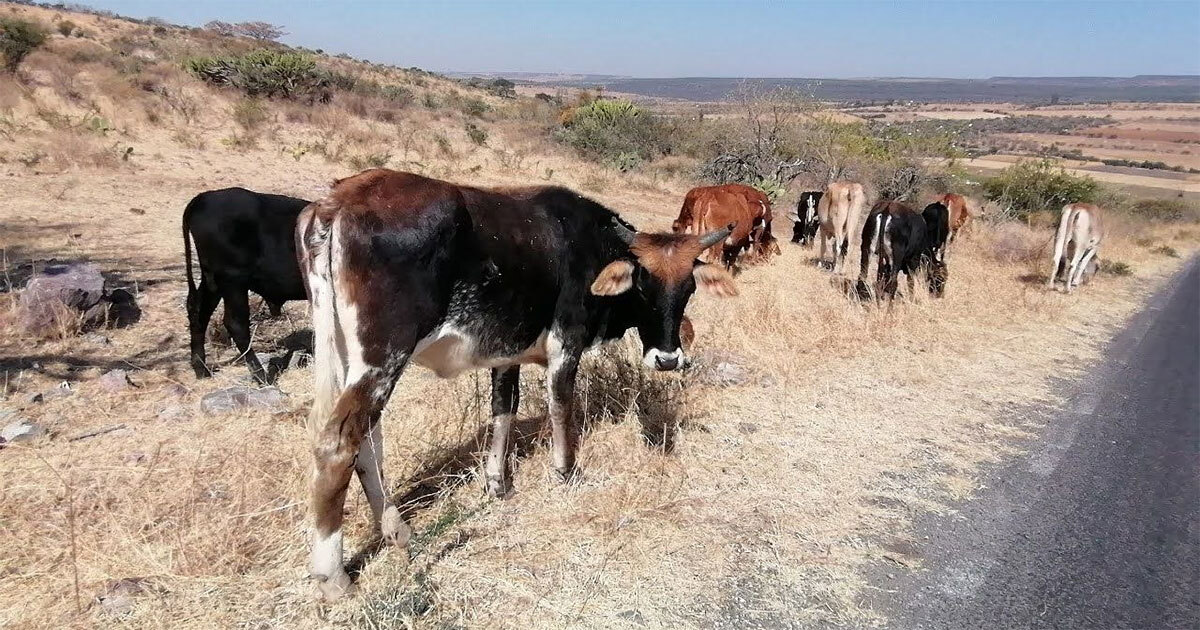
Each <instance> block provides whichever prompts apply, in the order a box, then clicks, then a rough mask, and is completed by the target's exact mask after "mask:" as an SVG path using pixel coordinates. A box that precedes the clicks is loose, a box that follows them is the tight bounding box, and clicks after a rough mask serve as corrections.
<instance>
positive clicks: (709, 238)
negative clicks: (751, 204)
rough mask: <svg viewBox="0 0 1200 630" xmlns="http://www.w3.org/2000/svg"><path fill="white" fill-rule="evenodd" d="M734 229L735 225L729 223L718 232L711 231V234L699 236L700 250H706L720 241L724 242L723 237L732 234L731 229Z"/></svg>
mask: <svg viewBox="0 0 1200 630" xmlns="http://www.w3.org/2000/svg"><path fill="white" fill-rule="evenodd" d="M735 227H737V223H730V224H729V225H726V226H725V227H723V228H721V229H719V230H713V231H712V232H709V233H708V234H705V235H704V236H701V237H700V248H701V249H708V248H709V247H712V246H713V245H716V244H717V243H720V242H721V241H723V240H725V237H727V236H729V234H730V233H731V232H733V228H735Z"/></svg>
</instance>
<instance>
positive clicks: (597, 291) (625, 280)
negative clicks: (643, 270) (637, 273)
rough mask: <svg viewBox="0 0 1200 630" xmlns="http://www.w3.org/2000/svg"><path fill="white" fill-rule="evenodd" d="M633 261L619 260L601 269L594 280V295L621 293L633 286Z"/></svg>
mask: <svg viewBox="0 0 1200 630" xmlns="http://www.w3.org/2000/svg"><path fill="white" fill-rule="evenodd" d="M633 269H634V267H633V263H631V262H629V261H628V260H617V261H614V262H611V263H609V264H608V266H607V267H605V268H604V269H601V270H600V275H598V276H596V280H595V282H592V294H593V295H620V294H622V293H624V292H626V291H628V290H629V289H630V288H631V287H633Z"/></svg>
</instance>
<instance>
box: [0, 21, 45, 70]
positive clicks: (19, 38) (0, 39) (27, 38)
mask: <svg viewBox="0 0 1200 630" xmlns="http://www.w3.org/2000/svg"><path fill="white" fill-rule="evenodd" d="M45 41H46V29H44V28H42V26H41V25H40V24H36V23H34V22H26V21H25V20H17V19H13V18H0V54H3V55H4V69H5V70H7V71H9V72H13V71H15V70H16V69H17V65H18V64H20V63H21V60H22V59H24V58H25V56H26V55H28V54H29V53H31V52H33V50H34V49H35V48H37V47H38V46H41V45H42V43H44V42H45Z"/></svg>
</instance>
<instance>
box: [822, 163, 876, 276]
mask: <svg viewBox="0 0 1200 630" xmlns="http://www.w3.org/2000/svg"><path fill="white" fill-rule="evenodd" d="M865 204H866V193H865V192H864V191H863V187H862V184H859V183H856V182H833V183H831V184H829V186H827V187H826V188H825V194H823V195H821V200H820V202H818V204H817V220H818V221H819V222H820V224H821V262H822V263H824V262H825V248H826V243H827V242H828V241H829V240H830V239H832V240H833V272H834V273H840V272H841V271H842V269H843V268H844V266H845V262H846V253H847V252H848V251H849V249H850V235H851V234H853V233H854V229H855V227H856V226H857V225H858V218H859V216H860V215H861V214H862V211H863V206H864V205H865Z"/></svg>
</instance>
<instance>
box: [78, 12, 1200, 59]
mask: <svg viewBox="0 0 1200 630" xmlns="http://www.w3.org/2000/svg"><path fill="white" fill-rule="evenodd" d="M88 4H90V5H91V6H93V7H96V8H103V9H109V10H111V11H115V12H117V13H120V14H122V15H129V16H132V17H149V16H157V17H162V18H165V19H167V20H169V21H171V22H175V23H180V24H190V25H200V24H203V23H205V22H207V21H209V20H213V19H218V20H224V21H243V20H263V21H267V22H272V23H276V24H280V25H283V26H284V27H285V29H286V30H287V31H288V32H289V35H288V36H287V37H285V38H284V41H286V42H288V43H291V44H296V45H303V46H308V47H310V48H323V49H325V50H327V51H330V52H346V53H349V54H351V55H354V56H355V57H360V58H365V59H370V60H372V61H379V62H387V63H395V64H399V65H402V66H418V67H421V68H425V69H427V70H436V71H453V70H459V71H476V72H483V71H528V72H572V73H593V74H618V75H630V76H638V77H678V76H725V77H729V76H759V77H820V78H850V77H869V76H910V77H913V76H920V77H962V78H982V77H989V76H997V75H1007V76H1064V75H1070V76H1078V75H1100V76H1130V75H1135V74H1200V1H1198V0H1181V1H1175V2H1124V1H1110V2H1070V1H1064V2H1051V1H1040V2H971V1H959V2H903V1H897V2H853V1H846V2H781V1H774V2H754V1H746V2H667V1H658V2H604V1H597V2H578V1H562V2H529V1H511V0H508V1H506V0H496V1H494V2H461V1H449V0H448V1H442V2H422V3H410V2H385V1H383V0H370V1H367V0H364V1H342V2H333V1H329V0H326V1H312V0H294V1H287V0H260V1H255V0H191V1H184V0H93V1H92V2H89V3H88Z"/></svg>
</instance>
